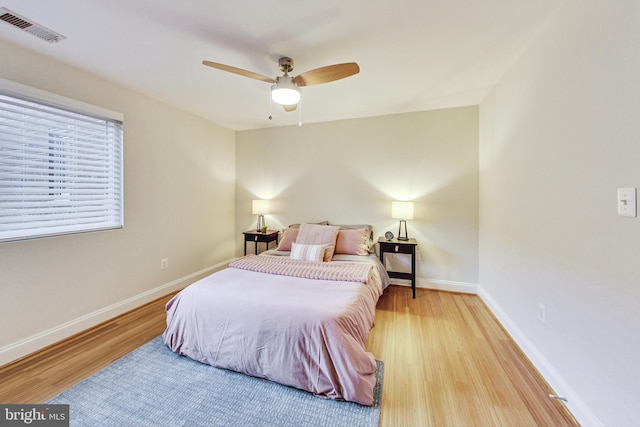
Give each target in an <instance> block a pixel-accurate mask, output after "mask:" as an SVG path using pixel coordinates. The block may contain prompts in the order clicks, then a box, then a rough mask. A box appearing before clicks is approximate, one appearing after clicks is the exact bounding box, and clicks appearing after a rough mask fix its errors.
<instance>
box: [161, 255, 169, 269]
mask: <svg viewBox="0 0 640 427" xmlns="http://www.w3.org/2000/svg"><path fill="white" fill-rule="evenodd" d="M167 268H169V259H168V258H162V259H161V260H160V270H166V269H167Z"/></svg>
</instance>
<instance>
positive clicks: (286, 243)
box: [276, 228, 300, 251]
mask: <svg viewBox="0 0 640 427" xmlns="http://www.w3.org/2000/svg"><path fill="white" fill-rule="evenodd" d="M299 232H300V230H298V229H297V228H287V229H286V230H284V231H283V232H282V238H281V239H280V243H279V244H278V247H277V248H276V251H290V250H291V244H292V243H293V242H295V241H296V239H297V238H298V233H299Z"/></svg>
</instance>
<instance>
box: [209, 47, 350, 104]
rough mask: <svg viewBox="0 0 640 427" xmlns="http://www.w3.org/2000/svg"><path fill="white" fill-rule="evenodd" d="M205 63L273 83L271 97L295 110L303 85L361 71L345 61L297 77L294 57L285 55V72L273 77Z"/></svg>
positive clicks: (325, 81)
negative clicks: (294, 71) (291, 73)
mask: <svg viewBox="0 0 640 427" xmlns="http://www.w3.org/2000/svg"><path fill="white" fill-rule="evenodd" d="M202 63H203V64H204V65H207V66H209V67H213V68H217V69H219V70H222V71H228V72H230V73H234V74H239V75H241V76H245V77H249V78H252V79H256V80H260V81H263V82H266V83H273V86H271V99H272V100H273V101H274V102H276V103H278V104H280V105H282V106H283V107H284V109H285V111H295V109H296V107H297V105H298V102H300V88H301V87H302V86H311V85H318V84H322V83H329V82H333V81H335V80H340V79H344V78H345V77H349V76H353V75H354V74H358V73H359V72H360V67H359V66H358V64H356V63H355V62H345V63H343V64H334V65H328V66H326V67H321V68H316V69H314V70H310V71H307V72H304V73H302V74H300V75H298V76H296V77H291V76H289V73H290V72H291V71H293V59H291V58H289V57H286V56H283V57H281V58H280V59H278V66H279V67H280V70H281V71H282V72H284V75H283V76H280V77H276V78H275V79H272V78H271V77H267V76H263V75H262V74H258V73H254V72H252V71H247V70H243V69H241V68H236V67H232V66H230V65H225V64H218V63H217V62H211V61H202Z"/></svg>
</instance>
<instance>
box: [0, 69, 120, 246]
mask: <svg viewBox="0 0 640 427" xmlns="http://www.w3.org/2000/svg"><path fill="white" fill-rule="evenodd" d="M122 139H123V137H122V116H121V115H119V114H118V113H114V112H110V111H107V110H103V109H100V108H98V107H94V106H90V105H88V104H84V103H80V102H78V101H74V100H71V99H68V98H63V97H60V96H57V95H53V94H50V93H47V92H42V91H38V90H36V89H32V88H28V87H26V86H22V85H18V84H16V83H12V82H8V81H6V80H0V242H7V241H12V240H21V239H30V238H35V237H45V236H54V235H60V234H70V233H79V232H86V231H96V230H106V229H112V228H121V227H122V226H123V196H122Z"/></svg>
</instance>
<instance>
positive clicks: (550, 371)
mask: <svg viewBox="0 0 640 427" xmlns="http://www.w3.org/2000/svg"><path fill="white" fill-rule="evenodd" d="M478 295H479V296H480V298H481V299H482V300H483V301H484V303H485V304H486V305H487V307H489V309H490V310H491V311H492V312H493V314H494V316H495V317H496V318H497V319H498V321H499V322H500V323H501V324H502V326H503V327H504V329H506V331H507V332H508V333H509V335H511V338H513V340H514V341H515V342H516V344H518V346H519V347H520V349H521V350H522V351H523V352H524V354H525V355H526V356H527V358H528V359H529V360H530V361H531V363H532V364H533V366H535V367H536V369H537V370H538V372H539V373H540V375H542V377H543V378H544V379H545V380H546V381H547V383H548V384H549V385H550V386H551V388H552V389H553V390H554V392H555V394H556V396H561V397H564V398H566V399H567V402H566V403H565V405H566V406H567V408H568V409H569V411H571V413H572V414H573V416H574V417H575V418H576V420H577V421H578V423H580V425H583V426H594V427H596V426H603V425H604V424H603V423H602V422H601V421H600V420H599V419H598V418H597V417H596V416H595V415H594V414H593V412H591V410H590V409H589V407H588V406H587V405H586V404H585V403H584V402H583V401H582V399H580V397H579V396H578V395H577V394H576V392H575V390H573V388H571V386H570V385H569V384H567V382H566V381H565V380H564V378H562V376H561V375H560V374H559V373H558V371H556V370H555V368H554V367H553V366H552V365H551V363H549V361H548V360H547V359H546V358H545V357H544V355H543V354H542V353H541V352H540V351H539V350H538V349H537V348H536V347H535V346H534V345H533V343H532V342H531V341H530V340H529V339H528V338H527V337H526V335H525V334H524V333H522V331H521V330H520V329H519V328H518V327H517V325H516V324H515V323H514V322H513V321H512V320H511V319H510V318H509V316H507V314H506V313H505V312H504V311H503V310H502V308H501V307H500V306H499V305H498V304H497V303H496V302H495V300H494V299H493V298H491V295H489V294H488V293H487V292H486V291H485V290H484V289H483V288H482V287H481V286H480V287H478Z"/></svg>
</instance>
